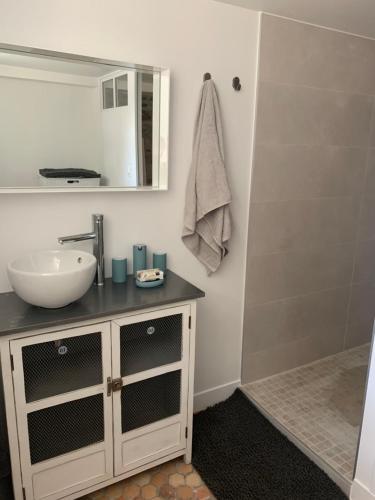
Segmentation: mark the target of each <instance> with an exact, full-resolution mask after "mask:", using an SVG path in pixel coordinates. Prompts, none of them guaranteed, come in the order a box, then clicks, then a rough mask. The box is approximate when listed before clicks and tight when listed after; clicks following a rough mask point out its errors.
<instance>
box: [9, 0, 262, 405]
mask: <svg viewBox="0 0 375 500" xmlns="http://www.w3.org/2000/svg"><path fill="white" fill-rule="evenodd" d="M258 24H259V23H258V14H256V13H254V12H252V11H249V10H246V9H241V8H237V7H233V6H229V5H225V4H221V3H218V2H215V1H214V0H183V1H182V0H180V1H176V0H107V1H106V2H103V1H101V0H80V1H79V2H77V1H76V0H54V1H53V2H51V1H49V0H33V1H32V2H30V1H29V0H17V1H16V2H14V1H13V0H0V33H1V35H0V36H1V42H4V43H13V44H19V45H30V46H34V47H42V48H46V49H51V50H58V51H62V52H73V53H78V54H86V55H88V56H96V57H102V58H107V59H117V60H123V61H129V62H136V63H142V64H149V65H158V66H161V67H167V68H170V69H171V73H172V89H171V126H170V133H171V135H170V139H171V150H170V189H169V191H168V192H167V193H164V192H163V193H115V194H112V193H103V194H95V193H93V194H79V193H72V194H59V195H48V194H44V195H42V194H40V195H39V194H37V195H35V194H34V195H31V194H30V195H1V197H0V214H1V217H0V235H1V245H0V272H1V274H0V290H1V291H6V290H8V289H9V285H8V282H7V279H6V275H5V265H6V263H7V262H8V261H9V260H10V259H12V258H13V257H15V256H16V255H19V254H23V253H25V252H27V251H30V250H33V249H39V248H52V247H57V243H56V238H57V236H59V235H64V234H70V233H77V232H80V231H85V230H88V229H90V224H91V220H90V214H91V213H93V212H102V213H104V215H105V223H106V230H105V242H106V256H107V264H108V259H109V258H110V257H111V255H114V254H119V253H126V254H127V255H128V256H129V257H130V255H131V253H130V252H131V245H132V243H134V242H137V241H139V240H141V241H144V242H146V243H148V244H149V246H150V248H151V249H152V248H158V249H161V248H164V249H165V250H166V251H167V252H168V255H169V265H170V267H171V269H173V270H175V271H176V272H177V273H179V274H180V275H181V276H183V277H185V278H186V279H188V280H190V281H191V282H193V283H194V284H196V285H197V286H199V287H201V288H202V289H203V290H205V291H206V294H207V298H205V299H203V300H201V301H200V303H199V306H198V339H197V365H196V366H197V368H196V392H201V391H205V390H208V389H211V388H214V387H216V386H220V385H225V384H231V383H232V382H233V383H235V382H237V381H239V378H240V364H241V344H242V318H243V291H244V266H245V246H246V228H247V225H248V223H247V222H248V221H247V218H248V208H249V206H248V205H249V179H250V157H251V146H252V127H253V110H254V93H255V92H254V87H255V69H256V49H257V37H258ZM206 71H210V72H211V73H212V75H213V77H214V79H215V81H216V84H217V88H218V93H219V96H220V101H221V106H222V115H223V121H224V132H225V147H226V162H227V169H228V174H229V179H230V183H231V187H232V193H233V206H232V208H233V224H234V232H233V239H232V241H231V245H230V254H229V256H228V257H227V258H226V259H225V261H224V264H223V266H222V268H221V269H220V270H219V272H218V273H217V274H215V275H214V276H212V277H210V278H208V277H207V276H206V274H205V271H204V269H203V268H202V266H201V265H200V264H199V263H198V262H197V260H195V259H194V257H193V256H192V255H191V254H190V253H189V252H188V251H187V249H186V248H185V247H184V245H183V244H182V242H181V239H180V234H181V227H182V218H183V205H184V191H185V183H186V178H187V174H188V169H189V164H190V159H191V144H192V131H193V121H194V117H195V112H196V106H197V98H198V93H199V89H200V86H201V83H202V76H203V74H204V73H205V72H206ZM237 75H238V76H239V77H240V78H241V83H242V90H241V92H235V91H234V90H233V89H232V78H233V77H234V76H237ZM88 247H89V246H88ZM107 270H109V266H107ZM229 387H231V386H229ZM219 392H220V391H219ZM220 394H221V393H220ZM205 396H207V397H210V394H209V393H208V394H207V393H205V394H204V395H203V396H202V395H201V397H200V398H199V401H200V402H202V400H203V399H204V397H205ZM211 396H212V395H211Z"/></svg>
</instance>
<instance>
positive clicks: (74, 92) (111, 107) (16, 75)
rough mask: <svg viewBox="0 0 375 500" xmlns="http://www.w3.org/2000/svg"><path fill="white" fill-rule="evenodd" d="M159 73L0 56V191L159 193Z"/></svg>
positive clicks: (162, 132) (164, 101)
mask: <svg viewBox="0 0 375 500" xmlns="http://www.w3.org/2000/svg"><path fill="white" fill-rule="evenodd" d="M86 59H87V58H86ZM167 73H168V72H164V71H158V70H153V69H151V68H150V69H147V70H146V69H142V70H138V69H134V68H128V67H126V66H125V65H124V66H119V64H118V63H111V62H108V61H105V62H100V63H99V62H96V61H95V62H94V60H92V61H91V60H77V59H69V58H68V57H65V56H64V57H61V56H60V55H59V57H56V56H55V55H53V56H52V55H51V53H48V55H44V54H43V55H40V54H35V53H26V52H18V51H15V50H2V51H0V189H2V188H34V189H35V188H40V189H46V188H49V189H56V188H60V189H61V188H64V189H65V188H70V189H77V188H95V187H100V188H101V187H104V188H105V187H110V188H133V189H138V188H153V189H166V187H167V182H166V180H167V174H166V170H167V160H168V155H167V144H168V136H167V131H168V101H169V95H168V84H167V83H165V82H166V80H165V79H167V80H168V75H167ZM163 78H164V80H163ZM163 81H164V83H163ZM163 85H164V88H163ZM161 179H162V181H161Z"/></svg>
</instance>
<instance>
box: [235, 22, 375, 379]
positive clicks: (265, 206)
mask: <svg viewBox="0 0 375 500" xmlns="http://www.w3.org/2000/svg"><path fill="white" fill-rule="evenodd" d="M258 76H259V92H258V105H257V123H256V144H255V157H254V158H255V159H254V166H253V173H252V187H251V207H250V218H249V240H248V260H247V272H246V295H245V325H244V342H243V345H244V347H243V363H242V373H243V382H247V381H250V380H256V379H258V378H261V377H266V376H269V375H272V374H274V373H277V372H279V371H282V370H288V369H291V368H293V367H295V366H299V365H301V364H304V363H308V362H310V361H313V360H315V359H318V358H319V357H323V356H327V355H329V354H333V353H334V352H338V351H340V350H342V349H343V348H344V347H345V348H350V347H353V346H356V345H359V344H361V343H363V342H367V341H368V340H369V337H370V334H371V325H372V322H373V318H374V316H375V307H374V304H375V286H374V285H373V283H375V110H374V102H375V98H374V94H375V41H374V40H366V39H363V38H360V37H355V36H352V35H348V34H344V33H338V32H335V31H330V30H326V29H323V28H319V27H315V26H310V25H306V24H303V23H297V22H294V21H291V20H286V19H281V18H277V17H273V16H268V15H264V16H262V33H261V45H260V66H259V75H258ZM353 270H354V272H353ZM349 294H350V297H351V300H350V301H349V302H348V297H349ZM349 304H350V308H349V309H348V305H349ZM348 312H349V314H348Z"/></svg>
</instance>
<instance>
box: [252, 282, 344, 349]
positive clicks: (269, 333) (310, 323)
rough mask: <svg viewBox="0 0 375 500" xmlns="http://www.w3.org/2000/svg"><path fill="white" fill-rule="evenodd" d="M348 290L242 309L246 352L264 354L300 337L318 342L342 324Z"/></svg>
mask: <svg viewBox="0 0 375 500" xmlns="http://www.w3.org/2000/svg"><path fill="white" fill-rule="evenodd" d="M349 294H350V287H349V286H348V287H345V288H336V289H334V290H327V291H324V292H317V293H311V294H308V295H302V296H299V297H293V298H290V299H284V300H278V301H274V302H267V303H266V304H261V305H255V306H245V318H244V320H245V321H244V332H245V336H244V339H245V342H246V350H247V351H249V352H258V351H264V350H265V349H269V348H273V347H275V346H277V345H281V344H285V343H289V342H291V341H293V340H297V339H300V338H304V337H315V338H317V339H320V337H321V335H324V333H325V334H326V335H330V334H331V331H332V329H336V328H337V327H343V326H345V324H346V315H347V307H348V301H349Z"/></svg>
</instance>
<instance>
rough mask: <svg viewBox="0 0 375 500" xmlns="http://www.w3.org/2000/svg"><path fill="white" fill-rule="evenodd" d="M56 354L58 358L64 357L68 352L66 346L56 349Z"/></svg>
mask: <svg viewBox="0 0 375 500" xmlns="http://www.w3.org/2000/svg"><path fill="white" fill-rule="evenodd" d="M57 352H58V353H59V355H60V356H64V354H66V353H67V352H68V348H67V347H66V345H61V346H60V347H59V348H58V349H57Z"/></svg>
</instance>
